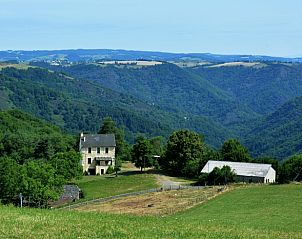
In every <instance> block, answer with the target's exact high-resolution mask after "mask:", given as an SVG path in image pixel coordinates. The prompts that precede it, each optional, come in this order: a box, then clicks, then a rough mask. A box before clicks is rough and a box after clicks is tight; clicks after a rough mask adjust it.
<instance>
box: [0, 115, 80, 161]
mask: <svg viewBox="0 0 302 239" xmlns="http://www.w3.org/2000/svg"><path fill="white" fill-rule="evenodd" d="M71 149H75V150H76V149H77V139H76V138H75V137H72V136H70V135H67V134H64V133H63V132H62V131H61V130H60V129H59V127H56V126H54V125H52V124H50V123H47V122H46V121H43V120H39V119H37V118H35V117H33V116H31V115H29V114H26V113H23V112H22V111H19V110H16V109H15V110H8V111H0V157H2V156H9V157H12V158H14V159H15V160H16V161H17V162H19V163H24V161H26V160H28V159H32V158H33V155H34V156H35V158H48V157H50V156H51V155H49V154H55V153H58V152H65V151H69V150H71Z"/></svg>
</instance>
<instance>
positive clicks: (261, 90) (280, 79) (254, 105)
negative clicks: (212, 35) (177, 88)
mask: <svg viewBox="0 0 302 239" xmlns="http://www.w3.org/2000/svg"><path fill="white" fill-rule="evenodd" d="M192 71H193V72H194V73H196V74H198V75H200V76H201V77H203V78H204V79H206V80H208V81H209V82H211V83H212V84H213V85H215V86H216V87H219V88H220V89H222V90H224V91H226V92H228V93H229V94H230V95H232V96H234V97H235V98H236V100H237V101H239V102H242V103H243V104H246V105H247V106H248V107H249V108H250V109H252V110H253V111H255V112H257V113H258V114H262V115H267V114H269V113H272V112H274V111H275V110H276V109H277V108H279V107H280V106H281V105H282V104H284V103H285V102H287V101H289V100H291V99H293V98H295V97H298V96H302V65H301V64H287V65H285V64H268V63H266V64H258V65H254V66H252V67H246V66H236V65H235V66H224V67H222V66H221V67H207V66H204V67H196V68H193V69H192Z"/></svg>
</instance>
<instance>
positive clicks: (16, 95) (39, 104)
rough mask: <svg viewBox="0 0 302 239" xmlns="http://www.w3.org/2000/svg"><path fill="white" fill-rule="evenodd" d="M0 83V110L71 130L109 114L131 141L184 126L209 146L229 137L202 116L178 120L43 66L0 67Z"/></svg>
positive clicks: (90, 127)
mask: <svg viewBox="0 0 302 239" xmlns="http://www.w3.org/2000/svg"><path fill="white" fill-rule="evenodd" d="M0 87H1V88H0V95H1V104H0V105H1V106H2V107H3V108H11V107H17V108H20V109H22V110H24V111H26V112H28V113H31V114H33V115H35V116H37V117H40V118H43V119H45V120H48V121H50V122H53V123H55V124H57V125H59V126H61V127H62V128H64V129H65V130H67V131H68V132H71V133H79V132H80V131H88V132H96V131H97V130H98V129H99V127H100V124H101V120H102V118H104V117H105V116H111V117H113V119H114V120H116V121H117V123H118V125H124V126H125V131H126V136H127V139H128V140H130V141H131V142H133V140H134V138H135V136H136V135H137V134H139V133H144V134H146V135H149V136H150V135H152V136H156V135H164V136H168V135H169V134H170V133H171V132H172V131H173V130H175V129H178V128H190V129H192V130H196V131H198V132H200V133H202V134H204V135H205V138H206V140H207V142H208V143H210V144H211V145H213V146H219V145H220V144H221V143H222V142H223V141H224V140H225V139H226V138H228V137H230V135H231V133H230V131H228V130H226V129H225V128H223V127H222V126H220V125H219V124H217V123H213V122H211V121H210V120H209V119H207V118H206V117H202V116H193V117H190V118H184V116H181V115H178V114H174V113H169V112H166V111H164V110H162V109H160V108H159V107H156V106H153V105H151V104H147V103H145V102H143V101H141V100H137V99H136V98H134V97H132V96H129V95H126V94H122V93H118V92H115V91H112V90H109V89H107V88H104V87H102V86H101V85H100V84H98V83H95V82H91V81H87V80H83V79H81V80H79V79H76V78H72V77H69V76H66V75H64V74H61V73H56V72H50V71H49V70H46V69H41V68H31V67H30V68H28V69H27V70H22V69H16V68H13V67H9V68H3V69H2V70H1V72H0Z"/></svg>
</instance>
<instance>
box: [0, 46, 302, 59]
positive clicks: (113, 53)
mask: <svg viewBox="0 0 302 239" xmlns="http://www.w3.org/2000/svg"><path fill="white" fill-rule="evenodd" d="M137 59H147V60H160V61H184V60H185V61H186V60H194V61H208V62H233V61H245V62H250V61H279V62H302V58H282V57H271V56H260V55H219V54H210V53H187V54H185V53H168V52H153V51H129V50H112V49H77V50H51V51H47V50H39V51H0V61H8V60H17V61H41V60H49V61H52V60H67V61H72V62H75V61H93V60H137Z"/></svg>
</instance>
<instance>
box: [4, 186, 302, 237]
mask: <svg viewBox="0 0 302 239" xmlns="http://www.w3.org/2000/svg"><path fill="white" fill-rule="evenodd" d="M301 205H302V185H280V186H279V185H273V186H248V187H242V188H237V189H235V190H232V191H229V192H226V193H224V194H222V195H220V196H218V197H216V198H214V199H212V200H210V201H208V202H206V203H204V204H201V205H199V206H196V207H194V208H191V209H189V210H187V211H185V212H182V213H178V214H175V215H170V216H160V217H155V216H130V215H111V214H105V213H88V212H75V211H63V210H40V209H27V208H23V209H20V208H14V207H4V206H2V207H0V221H1V224H0V238H101V237H102V238H213V239H214V238H215V239H219V238H224V239H234V238H243V239H244V238H257V239H258V238H266V239H270V238H272V239H281V238H282V239H284V238H287V239H289V238H297V239H298V238H302V230H301V228H302V206H301Z"/></svg>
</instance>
